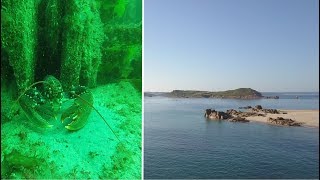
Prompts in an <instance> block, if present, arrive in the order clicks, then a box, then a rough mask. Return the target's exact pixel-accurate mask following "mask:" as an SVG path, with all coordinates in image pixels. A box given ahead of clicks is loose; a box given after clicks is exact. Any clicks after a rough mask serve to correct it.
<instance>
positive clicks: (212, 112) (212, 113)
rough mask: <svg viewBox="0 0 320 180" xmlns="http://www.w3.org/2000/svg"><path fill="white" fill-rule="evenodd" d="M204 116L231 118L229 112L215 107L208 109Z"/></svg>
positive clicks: (209, 117)
mask: <svg viewBox="0 0 320 180" xmlns="http://www.w3.org/2000/svg"><path fill="white" fill-rule="evenodd" d="M204 116H205V117H206V118H208V119H229V118H230V117H231V116H230V114H228V113H225V112H223V111H216V110H214V109H206V112H205V114H204Z"/></svg>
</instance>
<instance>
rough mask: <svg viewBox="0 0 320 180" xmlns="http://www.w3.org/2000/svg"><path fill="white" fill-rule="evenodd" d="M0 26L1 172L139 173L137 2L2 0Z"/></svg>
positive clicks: (139, 9) (29, 175) (44, 175)
mask: <svg viewBox="0 0 320 180" xmlns="http://www.w3.org/2000/svg"><path fill="white" fill-rule="evenodd" d="M1 31H2V34H1V46H2V48H1V178H4V179H21V178H27V179H30V178H32V179H40V178H44V179H52V178H59V179H60V178H64V179H74V178H76V179H83V178H90V179H91V178H92V179H98V178H99V179H107V178H112V179H141V149H142V148H141V125H142V124H141V123H142V120H141V119H142V117H141V111H142V102H141V89H142V80H141V79H142V77H141V76H142V1H138V0H134V1H127V0H112V1H103V0H92V1H86V0H38V1H34V0H22V1H14V0H3V1H2V3H1ZM48 75H51V76H52V77H54V78H53V79H56V80H55V81H49V80H47V79H46V77H48ZM34 83H36V84H34ZM80 86H81V87H80ZM33 88H36V89H33ZM84 89H85V90H84ZM61 120H64V121H63V122H62V121H61ZM72 121H75V122H74V123H71V122H72ZM68 125H69V126H68ZM66 126H67V127H70V128H69V129H67V128H65V127H66Z"/></svg>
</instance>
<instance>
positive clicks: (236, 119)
mask: <svg viewBox="0 0 320 180" xmlns="http://www.w3.org/2000/svg"><path fill="white" fill-rule="evenodd" d="M230 122H243V123H245V122H250V121H249V120H247V119H246V118H242V117H239V116H237V117H234V118H232V119H231V120H230Z"/></svg>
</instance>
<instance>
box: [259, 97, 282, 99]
mask: <svg viewBox="0 0 320 180" xmlns="http://www.w3.org/2000/svg"><path fill="white" fill-rule="evenodd" d="M263 98H265V99H279V96H263Z"/></svg>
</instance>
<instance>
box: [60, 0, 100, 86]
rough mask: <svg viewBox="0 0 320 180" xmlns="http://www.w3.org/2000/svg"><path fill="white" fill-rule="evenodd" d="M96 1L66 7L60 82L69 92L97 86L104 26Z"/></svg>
mask: <svg viewBox="0 0 320 180" xmlns="http://www.w3.org/2000/svg"><path fill="white" fill-rule="evenodd" d="M94 3H95V2H94V1H86V0H70V1H67V4H66V7H65V13H66V15H65V19H64V23H65V29H64V32H63V42H62V44H63V47H62V48H63V49H62V65H61V75H60V79H61V82H62V84H63V86H64V88H65V89H70V88H71V87H72V86H77V85H78V84H79V83H81V85H86V86H90V87H93V86H95V85H96V77H97V71H98V67H99V65H100V62H101V46H102V41H103V30H102V23H101V20H100V15H99V12H98V11H97V9H96V6H95V5H94Z"/></svg>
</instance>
